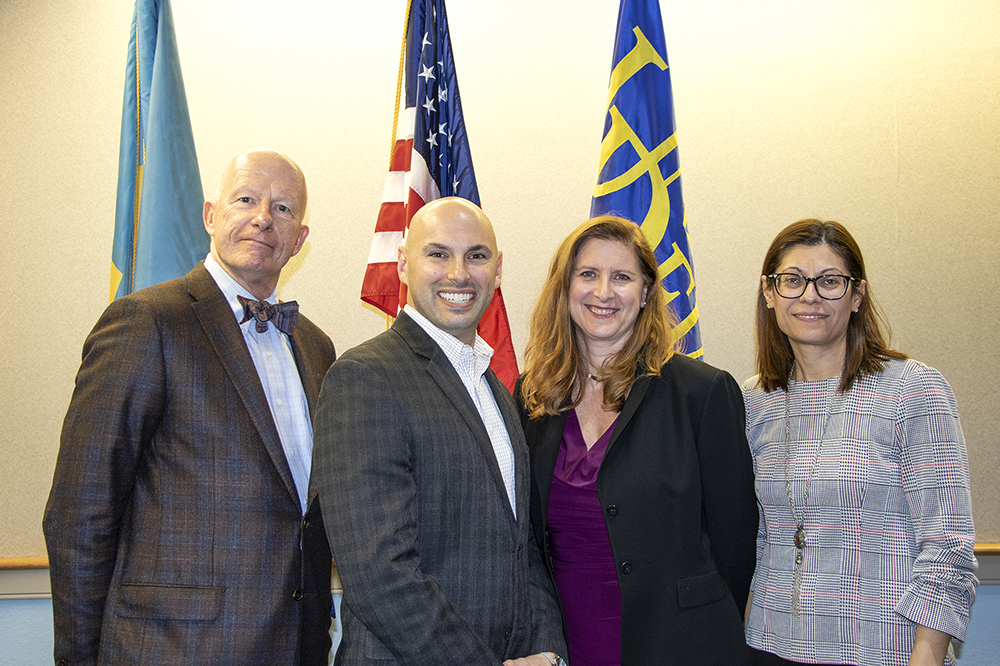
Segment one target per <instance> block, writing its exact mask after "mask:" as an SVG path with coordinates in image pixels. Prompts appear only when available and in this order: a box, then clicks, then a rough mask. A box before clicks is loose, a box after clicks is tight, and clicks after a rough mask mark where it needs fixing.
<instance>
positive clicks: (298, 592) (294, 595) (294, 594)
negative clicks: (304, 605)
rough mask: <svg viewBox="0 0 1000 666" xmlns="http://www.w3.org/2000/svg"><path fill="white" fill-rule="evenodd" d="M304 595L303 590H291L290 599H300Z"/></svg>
mask: <svg viewBox="0 0 1000 666" xmlns="http://www.w3.org/2000/svg"><path fill="white" fill-rule="evenodd" d="M304 596H306V595H305V592H303V591H302V590H295V591H294V592H292V599H295V600H296V601H302V597H304Z"/></svg>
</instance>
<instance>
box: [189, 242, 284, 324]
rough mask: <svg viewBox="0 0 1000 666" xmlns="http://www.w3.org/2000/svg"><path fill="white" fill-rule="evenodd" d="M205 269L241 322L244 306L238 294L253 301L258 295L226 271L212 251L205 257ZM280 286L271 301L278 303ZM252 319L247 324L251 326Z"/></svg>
mask: <svg viewBox="0 0 1000 666" xmlns="http://www.w3.org/2000/svg"><path fill="white" fill-rule="evenodd" d="M205 270H207V271H208V272H209V273H210V274H211V275H212V278H213V279H214V280H215V284H217V285H218V286H219V289H220V290H221V291H222V295H223V296H225V297H226V301H227V302H228V303H229V307H231V308H232V309H233V315H235V316H236V322H237V323H239V321H240V320H241V319H243V306H242V305H241V304H240V302H239V301H238V300H237V299H236V297H237V296H242V297H243V298H249V299H250V300H252V301H256V300H257V297H256V296H254V295H253V294H251V293H250V292H249V291H247V289H246V287H244V286H243V285H241V284H240V283H239V282H237V281H236V280H234V279H233V276H232V275H230V274H229V273H227V272H226V269H224V268H223V267H222V266H221V265H220V264H219V262H217V261H216V260H215V257H213V256H212V253H211V252H209V253H208V256H207V257H205ZM277 297H278V288H277V287H275V288H274V291H272V292H271V296H270V297H268V298H267V301H268V302H269V303H277V302H278V300H277ZM251 323H253V322H252V321H247V322H246V325H247V326H249V325H250V324H251Z"/></svg>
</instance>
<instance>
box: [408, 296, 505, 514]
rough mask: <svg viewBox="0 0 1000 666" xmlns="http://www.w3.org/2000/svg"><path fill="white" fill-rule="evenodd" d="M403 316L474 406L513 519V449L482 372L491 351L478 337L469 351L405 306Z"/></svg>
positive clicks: (449, 335)
mask: <svg viewBox="0 0 1000 666" xmlns="http://www.w3.org/2000/svg"><path fill="white" fill-rule="evenodd" d="M405 309H406V314H408V315H409V316H410V317H411V318H412V319H413V321H415V322H417V324H419V325H420V328H422V329H424V331H425V332H426V333H427V335H429V336H431V339H432V340H434V342H436V343H437V344H438V346H439V347H440V348H441V351H443V352H444V354H445V356H447V357H448V360H449V361H451V364H452V366H454V368H455V372H457V373H458V376H459V377H460V378H461V380H462V384H464V385H465V388H466V390H467V391H468V392H469V396H470V397H471V398H472V402H473V403H474V404H475V405H476V411H478V412H479V416H480V418H482V419H483V425H485V426H486V432H488V433H489V435H490V443H491V444H492V445H493V453H494V455H496V458H497V465H499V466H500V475H501V476H502V477H503V485H504V487H505V488H506V489H507V500H508V501H509V502H510V509H511V511H513V512H514V517H515V518H516V517H517V506H516V504H517V503H516V502H515V501H514V497H515V495H514V448H513V447H512V446H511V444H510V434H509V433H508V432H507V426H506V425H505V424H504V422H503V417H502V416H501V415H500V408H499V407H497V401H496V398H494V397H493V391H491V390H490V385H489V382H487V381H486V371H487V370H488V369H489V367H490V359H491V358H492V357H493V348H492V347H490V346H489V345H488V344H486V341H485V340H483V339H482V338H481V337H479V336H478V335H477V336H476V345H475V347H470V346H469V345H467V344H465V343H464V342H462V341H461V340H459V339H458V338H456V337H455V336H454V335H451V334H450V333H445V332H444V331H442V330H441V329H440V328H438V327H437V326H435V325H434V324H433V323H431V322H430V320H428V319H427V317H424V316H423V315H422V314H420V313H419V312H417V310H416V308H411V307H410V306H409V305H407V306H405Z"/></svg>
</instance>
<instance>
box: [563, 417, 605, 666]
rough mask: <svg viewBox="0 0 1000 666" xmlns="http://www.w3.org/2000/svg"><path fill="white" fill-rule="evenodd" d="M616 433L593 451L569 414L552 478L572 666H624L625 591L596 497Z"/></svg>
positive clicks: (577, 423) (564, 606) (598, 441)
mask: <svg viewBox="0 0 1000 666" xmlns="http://www.w3.org/2000/svg"><path fill="white" fill-rule="evenodd" d="M616 422H617V419H616ZM613 431H614V423H612V424H611V426H610V427H609V428H608V429H607V431H606V432H605V433H604V434H603V435H601V437H600V439H598V440H597V442H596V443H595V444H594V446H592V447H591V448H590V450H589V451H588V450H587V445H586V443H585V442H584V440H583V433H582V432H581V430H580V421H579V419H578V418H577V415H576V410H574V409H571V410H569V413H568V415H567V418H566V428H565V430H563V438H562V442H561V444H560V445H559V455H558V457H557V458H556V466H555V470H554V471H553V473H552V490H551V491H550V494H549V516H548V530H549V538H550V547H551V551H552V568H553V574H554V576H555V584H556V589H557V590H558V591H559V597H560V599H561V601H562V607H563V614H564V616H565V618H566V632H567V634H568V637H569V662H570V663H571V664H573V666H617V665H618V664H620V663H621V624H622V600H621V591H620V590H619V589H618V576H617V572H616V569H615V561H614V555H613V554H612V552H611V541H610V539H609V538H608V530H607V527H606V526H605V524H604V511H603V510H602V509H601V502H600V499H598V497H597V471H598V470H599V469H600V467H601V462H602V461H603V460H604V454H605V452H606V451H607V450H608V443H609V442H610V441H611V433H612V432H613Z"/></svg>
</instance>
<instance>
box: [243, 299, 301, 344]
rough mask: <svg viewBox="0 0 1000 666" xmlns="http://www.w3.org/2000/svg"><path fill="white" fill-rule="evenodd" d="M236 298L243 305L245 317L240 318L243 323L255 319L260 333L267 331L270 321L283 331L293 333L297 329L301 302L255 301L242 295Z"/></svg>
mask: <svg viewBox="0 0 1000 666" xmlns="http://www.w3.org/2000/svg"><path fill="white" fill-rule="evenodd" d="M236 298H237V299H239V301H240V305H242V306H243V319H241V320H240V323H241V324H243V323H245V322H248V321H250V320H251V319H253V320H254V325H255V326H256V327H257V332H258V333H264V332H265V331H267V324H268V322H270V323H272V324H274V325H275V327H276V328H277V329H278V330H279V331H281V332H282V333H287V334H288V335H291V334H292V331H294V330H295V325H296V324H297V323H299V304H298V303H296V302H295V301H288V302H286V303H277V304H274V303H268V302H267V301H254V300H251V299H249V298H243V297H242V296H237V297H236Z"/></svg>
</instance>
